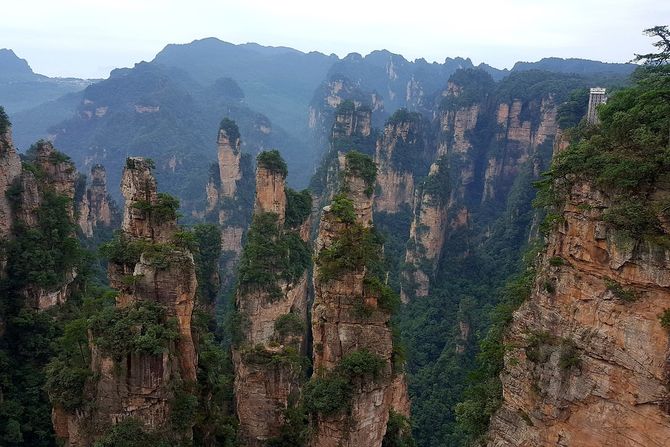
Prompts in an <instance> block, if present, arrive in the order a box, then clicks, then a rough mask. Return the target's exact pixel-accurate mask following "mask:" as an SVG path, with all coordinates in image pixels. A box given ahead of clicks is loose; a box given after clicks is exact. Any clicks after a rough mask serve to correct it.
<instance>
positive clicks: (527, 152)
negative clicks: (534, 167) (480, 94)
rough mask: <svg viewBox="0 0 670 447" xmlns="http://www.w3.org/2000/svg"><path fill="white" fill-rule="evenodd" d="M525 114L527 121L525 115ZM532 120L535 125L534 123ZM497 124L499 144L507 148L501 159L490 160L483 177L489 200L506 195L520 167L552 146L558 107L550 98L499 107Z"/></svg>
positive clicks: (485, 191) (513, 102)
mask: <svg viewBox="0 0 670 447" xmlns="http://www.w3.org/2000/svg"><path fill="white" fill-rule="evenodd" d="M524 113H525V115H526V117H528V118H526V119H524V117H523V114H524ZM531 117H533V118H534V119H535V120H536V122H532V121H531ZM496 123H497V124H498V126H499V132H498V134H497V136H496V139H497V141H498V142H499V145H500V146H501V147H502V148H504V150H503V152H502V154H501V155H500V156H495V157H490V158H489V160H488V165H487V167H486V173H485V175H484V194H483V195H482V200H483V201H486V200H489V199H493V198H495V197H496V194H498V195H501V196H504V195H505V194H506V192H507V190H508V188H507V187H505V186H504V185H506V184H509V183H510V181H509V179H510V178H513V177H514V176H515V175H517V174H518V173H519V168H520V166H522V165H523V164H524V163H525V162H526V161H528V160H529V159H530V158H531V157H532V156H533V154H534V153H535V152H536V151H537V150H538V148H539V147H540V146H542V145H543V144H545V143H547V144H552V142H553V139H554V137H555V136H556V132H557V131H558V126H557V124H556V104H555V101H554V99H553V97H552V96H551V95H549V96H547V97H544V98H542V99H536V100H531V101H527V102H523V101H521V100H514V101H512V102H511V103H501V104H499V105H498V110H497V113H496Z"/></svg>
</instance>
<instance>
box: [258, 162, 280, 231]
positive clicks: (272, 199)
mask: <svg viewBox="0 0 670 447" xmlns="http://www.w3.org/2000/svg"><path fill="white" fill-rule="evenodd" d="M285 184H286V176H285V175H284V173H283V172H279V171H276V170H272V169H269V168H268V167H266V166H263V165H262V164H259V165H258V167H257V168H256V202H255V207H254V213H275V214H276V215H277V216H278V218H279V223H280V224H283V223H284V218H285V216H286V192H285V191H284V187H285Z"/></svg>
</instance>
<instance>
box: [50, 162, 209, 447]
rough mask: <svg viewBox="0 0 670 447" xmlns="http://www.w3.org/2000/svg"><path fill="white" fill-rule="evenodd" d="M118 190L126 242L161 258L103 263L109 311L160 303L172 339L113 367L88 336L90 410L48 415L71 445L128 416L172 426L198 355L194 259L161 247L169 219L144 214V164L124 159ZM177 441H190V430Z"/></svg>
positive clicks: (148, 191) (150, 187)
mask: <svg viewBox="0 0 670 447" xmlns="http://www.w3.org/2000/svg"><path fill="white" fill-rule="evenodd" d="M121 190H122V194H123V196H124V198H125V207H124V218H123V225H122V234H123V237H124V238H125V240H126V241H127V242H130V243H140V242H141V243H142V244H146V246H147V247H156V249H159V248H160V247H164V248H160V249H161V250H162V251H161V252H160V253H162V254H161V259H160V260H159V259H158V258H157V257H156V255H155V254H154V253H151V252H150V250H151V248H147V249H146V250H145V251H143V252H142V254H141V255H140V258H139V260H137V262H131V263H120V262H118V261H115V260H113V259H112V260H110V262H109V266H108V275H109V281H110V285H111V286H112V287H114V288H117V289H118V290H119V294H118V296H117V298H116V306H117V308H119V309H122V308H126V307H128V306H131V305H133V303H138V302H151V303H156V304H159V305H160V306H161V307H162V308H163V309H165V317H166V318H167V319H174V320H175V321H176V328H177V331H178V334H179V336H178V339H177V340H176V341H174V342H171V346H169V349H167V350H165V351H164V352H162V353H158V354H152V353H147V352H129V353H127V354H126V356H125V358H124V359H122V361H118V360H116V359H114V357H112V356H111V355H110V354H109V353H107V352H105V351H103V350H101V349H100V348H99V347H98V346H96V343H95V337H94V336H93V333H91V335H90V336H89V345H90V349H91V370H92V372H93V373H94V378H95V379H94V381H93V382H92V383H90V384H89V385H87V386H90V388H91V391H90V392H91V396H90V398H91V400H92V401H94V402H95V403H96V405H95V406H91V407H86V409H84V410H82V411H78V412H77V413H75V414H69V413H66V412H65V411H64V410H63V409H61V408H56V409H54V413H53V420H54V426H55V427H56V430H57V434H58V436H59V437H60V438H61V439H63V440H64V441H65V442H66V444H67V445H69V446H72V447H80V446H88V445H91V443H92V441H93V440H95V439H96V438H98V437H100V436H101V435H102V434H103V433H104V432H105V431H106V430H107V429H109V428H110V427H111V426H113V425H115V424H117V423H118V422H120V421H122V420H123V419H126V418H129V417H133V418H136V419H138V420H140V421H141V422H142V423H143V425H144V426H145V427H146V428H148V429H157V430H165V429H166V427H170V426H171V425H170V424H171V416H172V409H173V405H174V404H173V402H174V399H175V386H177V385H178V384H181V383H185V384H189V383H194V382H195V380H196V370H197V355H196V351H195V346H194V342H193V337H192V334H191V317H192V312H193V306H194V302H195V293H196V288H197V281H196V274H195V265H194V262H193V256H192V255H191V253H190V252H188V251H187V250H185V249H182V248H175V247H174V246H173V245H161V244H166V243H168V242H172V241H173V238H174V234H175V232H176V231H177V225H176V222H175V218H174V217H169V216H167V217H166V216H165V215H162V216H156V215H155V214H154V211H153V209H155V208H151V207H156V205H157V204H158V203H159V202H158V200H159V198H158V194H157V191H156V181H155V179H154V177H153V174H152V173H151V168H150V164H149V162H148V161H146V160H145V159H142V158H129V159H128V161H127V162H126V168H125V169H124V172H123V179H122V182H121ZM129 278H132V281H130V280H129ZM165 324H167V321H166V322H165ZM93 331H94V332H95V331H96V328H94V329H93ZM179 436H183V437H184V438H185V439H188V438H190V436H191V433H190V427H189V428H188V429H187V430H186V431H185V432H184V433H180V434H179V435H177V437H179Z"/></svg>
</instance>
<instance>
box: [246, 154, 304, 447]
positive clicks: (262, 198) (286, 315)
mask: <svg viewBox="0 0 670 447" xmlns="http://www.w3.org/2000/svg"><path fill="white" fill-rule="evenodd" d="M285 179H286V165H285V163H284V162H283V160H281V158H280V156H279V153H278V152H276V151H272V152H264V153H261V154H260V155H259V157H258V167H257V170H256V199H255V211H254V221H253V223H252V226H251V228H250V230H249V236H248V241H247V246H246V247H245V250H244V252H243V254H242V259H241V266H240V279H239V284H240V286H239V289H238V290H237V294H236V298H235V302H236V308H237V312H238V313H239V316H240V320H241V321H243V323H242V324H241V327H240V328H239V331H240V336H241V337H240V338H241V340H240V341H239V343H237V346H236V347H235V348H234V349H233V362H234V366H235V385H234V390H235V404H236V405H235V406H236V410H237V415H238V419H239V422H240V438H241V440H242V443H243V445H245V446H248V447H256V446H258V447H260V446H264V445H266V442H267V440H269V439H271V438H273V437H276V436H278V435H279V434H280V430H281V428H282V426H283V425H284V422H285V420H284V412H285V410H286V409H287V408H288V406H289V405H290V401H291V400H293V401H297V398H298V396H299V387H300V384H301V383H302V379H303V376H304V367H305V361H306V360H307V359H306V358H305V357H304V352H305V350H306V346H305V335H306V319H307V285H308V284H307V269H305V270H303V271H302V272H301V273H298V274H297V275H296V276H293V277H291V278H288V277H286V276H285V271H284V270H283V269H284V268H287V267H286V266H283V267H282V265H283V263H286V262H288V263H290V262H293V258H292V257H291V256H292V255H291V254H290V253H289V252H288V251H286V250H285V249H283V248H282V247H284V246H285V244H287V243H288V238H293V240H294V241H296V240H299V241H300V242H298V244H304V242H302V240H300V236H299V232H298V230H293V229H289V228H285V226H284V221H285V215H286V205H287V201H286V193H285ZM259 250H260V251H259ZM289 250H290V249H289ZM304 252H305V254H306V255H307V256H308V253H309V250H308V249H307V248H305V249H304ZM284 257H286V259H281V258H284ZM288 268H293V266H288ZM267 274H269V275H271V277H272V278H273V279H271V280H270V281H271V282H272V284H263V283H261V282H260V280H258V279H257V278H256V277H252V275H257V276H264V275H267Z"/></svg>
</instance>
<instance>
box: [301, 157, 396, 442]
mask: <svg viewBox="0 0 670 447" xmlns="http://www.w3.org/2000/svg"><path fill="white" fill-rule="evenodd" d="M344 164H345V166H344V170H343V171H344V172H345V177H344V182H345V184H346V188H345V189H344V190H345V191H346V194H347V196H348V198H349V199H351V200H352V202H353V205H354V214H355V215H356V219H355V222H356V224H357V225H360V226H362V227H363V228H367V227H370V226H371V225H372V199H371V197H369V196H368V194H367V193H366V192H365V191H366V185H365V182H364V181H363V179H362V178H360V177H357V176H355V175H353V174H351V172H350V170H349V169H347V166H346V159H345V160H344ZM348 225H351V224H347V223H345V222H342V221H340V220H339V219H338V218H337V217H336V216H335V215H334V214H333V212H332V210H331V209H330V207H326V208H325V209H324V214H323V216H322V219H321V223H320V226H319V232H318V237H317V240H316V249H317V251H320V250H323V249H326V248H328V247H330V246H331V245H332V244H333V243H335V241H336V240H337V239H338V238H339V237H341V236H342V235H343V233H344V232H345V231H346V228H347V226H348ZM365 276H366V270H365V268H362V269H356V270H353V271H347V272H345V273H342V274H340V275H339V276H337V277H336V278H332V279H329V280H327V281H326V280H323V279H321V277H320V268H319V267H318V266H317V267H316V268H315V272H314V290H315V298H314V304H313V307H312V336H313V345H314V352H313V359H314V361H313V363H314V369H315V371H316V373H315V374H317V375H318V374H327V373H328V372H329V371H332V370H333V369H335V368H336V367H337V365H338V364H339V363H340V362H341V361H342V359H343V358H344V357H345V356H347V355H349V354H351V353H353V352H355V351H363V350H364V351H367V352H369V353H371V354H373V355H375V356H378V358H379V359H381V361H382V362H383V367H382V370H381V371H380V373H379V375H378V377H377V378H376V379H374V380H373V379H371V378H360V379H356V380H355V382H354V384H353V393H352V399H351V405H350V407H349V408H350V409H349V411H348V413H346V414H343V413H337V414H335V415H322V414H318V415H317V416H316V421H315V423H316V426H315V428H314V429H313V434H312V438H311V440H310V445H311V446H312V447H325V446H349V447H354V446H371V447H379V446H381V443H382V440H383V438H384V434H385V432H386V424H387V422H388V416H389V410H391V409H394V410H395V411H397V412H399V413H402V414H404V415H408V413H409V402H408V398H407V388H406V383H405V381H404V377H403V375H402V374H398V375H396V374H395V373H394V371H393V367H392V353H393V337H392V333H391V329H390V326H389V320H390V314H389V312H388V311H386V310H384V309H382V308H380V307H379V305H378V299H379V296H376V295H375V293H374V292H371V291H370V290H369V289H368V288H367V287H365V285H364V278H365ZM361 306H365V308H366V309H368V311H369V312H368V313H367V315H366V316H365V317H361V314H360V308H361Z"/></svg>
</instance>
